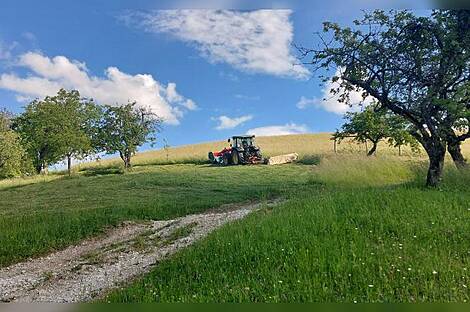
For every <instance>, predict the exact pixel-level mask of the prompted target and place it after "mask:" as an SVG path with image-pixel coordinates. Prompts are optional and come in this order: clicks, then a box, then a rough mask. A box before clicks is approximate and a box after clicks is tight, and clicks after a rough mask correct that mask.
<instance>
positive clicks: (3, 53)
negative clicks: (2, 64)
mask: <svg viewBox="0 0 470 312" xmlns="http://www.w3.org/2000/svg"><path fill="white" fill-rule="evenodd" d="M17 45H18V43H17V42H16V41H15V42H13V43H11V44H7V43H5V42H3V41H1V40H0V61H2V60H9V59H10V58H11V57H12V51H13V49H14V48H15V47H16V46H17Z"/></svg>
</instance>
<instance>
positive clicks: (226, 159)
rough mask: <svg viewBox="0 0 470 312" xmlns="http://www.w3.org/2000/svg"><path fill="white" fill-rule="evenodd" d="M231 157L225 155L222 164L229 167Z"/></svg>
mask: <svg viewBox="0 0 470 312" xmlns="http://www.w3.org/2000/svg"><path fill="white" fill-rule="evenodd" d="M229 157H230V156H229V155H228V154H224V156H223V157H222V164H223V165H224V166H228V165H230V158H229Z"/></svg>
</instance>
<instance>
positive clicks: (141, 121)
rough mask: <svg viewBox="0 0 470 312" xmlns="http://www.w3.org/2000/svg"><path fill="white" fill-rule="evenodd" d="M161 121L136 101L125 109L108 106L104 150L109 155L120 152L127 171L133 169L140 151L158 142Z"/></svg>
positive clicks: (104, 119)
mask: <svg viewBox="0 0 470 312" xmlns="http://www.w3.org/2000/svg"><path fill="white" fill-rule="evenodd" d="M160 124H161V119H160V118H158V117H157V116H155V115H154V114H152V113H151V112H150V111H149V110H146V109H144V108H141V107H137V104H136V102H132V103H128V104H126V105H122V106H110V105H106V106H105V108H104V113H103V119H102V125H101V130H100V142H101V144H100V145H101V147H102V148H103V149H104V151H105V152H106V153H108V154H114V153H119V157H121V159H122V161H123V162H124V168H125V169H129V168H130V167H131V158H132V156H133V155H134V154H135V152H136V151H137V148H138V147H139V146H141V145H143V144H144V143H146V142H152V143H153V142H155V140H156V133H157V132H158V131H159V128H160V127H159V126H160Z"/></svg>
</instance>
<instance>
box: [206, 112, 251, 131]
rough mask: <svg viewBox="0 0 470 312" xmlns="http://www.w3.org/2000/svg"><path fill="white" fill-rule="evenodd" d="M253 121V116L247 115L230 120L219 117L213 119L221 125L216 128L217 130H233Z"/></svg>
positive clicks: (226, 117) (225, 117)
mask: <svg viewBox="0 0 470 312" xmlns="http://www.w3.org/2000/svg"><path fill="white" fill-rule="evenodd" d="M252 119H253V116H252V115H246V116H241V117H235V118H230V117H228V116H219V117H217V118H213V120H217V121H218V122H219V125H218V126H217V127H216V129H217V130H227V129H233V128H236V127H238V126H239V125H241V124H243V123H244V122H247V121H249V120H252Z"/></svg>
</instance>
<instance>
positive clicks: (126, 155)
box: [119, 151, 131, 170]
mask: <svg viewBox="0 0 470 312" xmlns="http://www.w3.org/2000/svg"><path fill="white" fill-rule="evenodd" d="M119 156H121V159H122V161H123V162H124V169H125V170H127V169H129V168H130V167H131V154H130V153H128V152H127V151H126V152H124V153H123V152H121V151H120V152H119Z"/></svg>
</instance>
